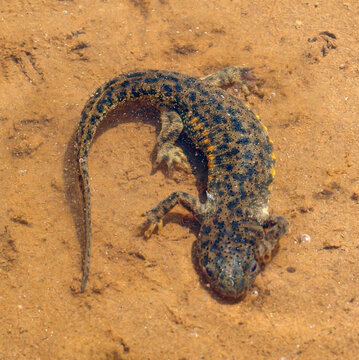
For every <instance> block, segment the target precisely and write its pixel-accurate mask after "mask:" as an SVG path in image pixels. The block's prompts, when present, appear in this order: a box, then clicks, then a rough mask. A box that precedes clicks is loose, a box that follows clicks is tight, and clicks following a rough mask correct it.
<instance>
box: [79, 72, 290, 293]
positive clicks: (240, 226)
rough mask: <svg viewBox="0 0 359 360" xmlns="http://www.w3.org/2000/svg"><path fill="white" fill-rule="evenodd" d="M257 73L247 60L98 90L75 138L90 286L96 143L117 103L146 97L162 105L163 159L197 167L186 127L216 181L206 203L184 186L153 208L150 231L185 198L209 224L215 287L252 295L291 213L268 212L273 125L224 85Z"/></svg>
mask: <svg viewBox="0 0 359 360" xmlns="http://www.w3.org/2000/svg"><path fill="white" fill-rule="evenodd" d="M253 79H255V78H254V77H253V75H252V74H251V72H250V70H249V69H248V68H240V67H231V68H226V69H223V70H222V71H219V72H218V73H215V74H214V75H210V76H208V77H206V78H203V79H202V80H198V79H195V78H193V77H190V76H186V75H182V74H179V73H175V72H168V71H159V70H146V71H137V72H131V73H128V74H124V75H119V76H117V77H115V78H114V79H112V80H111V81H109V82H107V83H106V84H104V85H103V86H101V87H100V88H99V89H98V90H97V91H96V92H95V93H94V94H93V95H92V96H91V97H90V99H89V100H88V101H87V103H86V105H85V107H84V109H83V111H82V119H81V121H80V123H79V125H78V129H77V133H76V140H75V147H76V158H77V161H78V165H79V170H80V175H79V180H80V184H81V188H82V191H83V198H84V204H85V207H84V209H85V226H86V243H85V254H84V262H83V279H82V284H81V291H82V292H83V291H85V287H86V283H87V279H88V275H89V265H90V248H91V205H90V188H89V176H88V153H89V149H90V145H91V143H92V140H93V138H94V136H95V133H96V131H97V128H98V127H99V125H100V124H101V122H102V120H103V119H104V118H105V116H106V114H107V113H108V112H109V111H110V110H111V109H113V108H115V107H116V106H117V105H118V104H120V103H126V102H131V101H135V100H146V101H147V102H149V103H151V104H152V105H154V106H156V107H157V108H158V109H159V110H160V111H161V122H162V129H161V132H160V134H159V136H158V139H157V159H156V163H157V164H159V163H161V162H162V161H165V162H166V163H167V165H168V167H169V168H173V167H175V166H178V167H181V168H183V169H188V168H189V165H188V163H187V159H186V158H185V156H184V154H183V152H182V150H181V149H180V148H178V147H175V145H174V143H175V141H176V140H177V138H178V136H179V135H180V133H181V132H182V131H184V132H185V133H186V134H187V136H188V137H189V138H190V139H191V140H192V141H193V143H194V144H195V146H196V147H197V148H198V149H200V150H201V151H202V152H203V154H204V155H205V158H206V159H207V166H208V182H207V200H206V201H205V202H204V203H201V202H200V201H199V200H198V199H196V198H194V197H193V196H191V195H189V194H187V193H184V192H179V191H177V192H174V193H172V194H171V195H170V196H168V197H167V198H166V199H165V200H163V201H161V202H160V203H159V204H158V205H157V206H156V207H154V208H153V209H151V210H149V211H148V212H147V213H146V216H147V220H146V221H145V224H144V235H145V236H146V237H150V236H151V234H152V232H153V231H154V230H156V228H158V229H160V228H161V227H162V218H163V216H165V214H166V213H167V212H168V211H170V210H171V209H172V208H173V207H174V206H175V205H176V204H178V203H180V204H182V205H183V206H184V207H185V208H187V209H188V210H189V211H191V212H192V213H193V214H194V215H195V216H196V218H197V219H198V221H199V222H200V224H201V228H200V232H199V235H198V239H197V241H196V243H195V256H196V257H197V260H198V264H199V267H200V269H201V270H202V272H203V274H204V276H205V278H206V279H207V280H208V282H209V283H210V286H211V287H212V288H213V290H214V291H216V292H217V293H219V294H221V295H223V296H225V297H230V298H240V297H241V296H242V295H243V294H245V292H246V290H247V289H248V288H249V287H250V286H251V285H252V283H253V281H254V279H255V277H256V275H257V274H258V272H259V271H260V265H261V264H263V263H266V262H268V260H269V259H270V256H271V253H272V250H273V249H275V248H276V247H277V244H278V240H279V238H280V237H281V236H282V235H283V234H284V233H285V232H286V230H287V227H288V221H287V220H285V219H284V218H282V217H274V216H269V214H268V199H269V193H270V186H271V183H272V181H273V177H274V174H275V172H274V169H273V165H274V160H275V157H274V155H273V152H272V142H271V140H270V139H269V137H268V134H267V130H266V128H265V126H264V125H262V124H261V122H260V121H259V118H258V117H257V116H255V115H254V114H253V112H252V111H251V110H249V109H248V108H247V107H246V106H245V105H244V104H243V103H242V102H241V101H240V100H238V99H237V98H235V97H233V96H231V95H230V94H228V93H227V92H226V91H224V90H222V89H221V88H220V87H218V86H225V85H227V84H230V83H232V82H233V81H235V82H239V83H240V86H241V87H242V88H244V87H247V89H248V88H252V89H254V90H255V88H256V87H255V85H254V86H253V81H252V80H253Z"/></svg>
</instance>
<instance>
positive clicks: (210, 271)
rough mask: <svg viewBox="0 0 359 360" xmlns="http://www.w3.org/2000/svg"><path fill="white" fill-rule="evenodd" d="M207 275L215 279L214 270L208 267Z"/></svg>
mask: <svg viewBox="0 0 359 360" xmlns="http://www.w3.org/2000/svg"><path fill="white" fill-rule="evenodd" d="M206 273H207V275H208V276H209V277H213V274H214V273H213V270H212V269H211V268H210V267H206Z"/></svg>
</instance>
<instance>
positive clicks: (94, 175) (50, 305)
mask: <svg viewBox="0 0 359 360" xmlns="http://www.w3.org/2000/svg"><path fill="white" fill-rule="evenodd" d="M358 24H359V3H358V1H357V0H347V1H345V2H342V1H337V0H327V1H324V0H319V1H312V0H308V1H306V2H305V1H295V0H294V1H293V0H291V1H289V0H277V1H269V0H265V1H252V0H243V1H234V0H221V1H199V0H190V1H188V0H184V1H183V0H182V1H174V0H123V1H115V0H102V1H101V0H94V1H85V0H74V1H70V0H69V1H60V0H58V1H56V0H52V1H40V0H32V1H29V0H27V1H26V0H11V1H10V0H2V1H1V4H0V36H1V38H0V39H1V42H0V72H1V73H0V124H1V128H0V136H1V141H0V157H1V158H0V191H1V205H0V216H1V217H0V219H1V221H0V319H1V321H0V359H111V360H118V359H124V360H125V359H126V360H127V359H135V360H137V359H138V360H157V359H170V360H172V359H175V360H185V359H186V360H197V359H205V360H207V359H208V360H211V359H214V360H215V359H277V360H280V359H282V360H284V359H288V360H289V359H358V358H359V345H358V344H359V326H358V323H359V261H358V258H359V225H358V215H359V166H358V159H359V147H358V136H359V122H358V115H359V106H358V104H359V101H358V99H359V90H358V82H359V52H358V49H359V25H358ZM242 64H245V65H248V66H254V72H255V74H256V75H257V76H259V77H260V78H261V79H263V80H264V84H263V87H262V88H263V91H264V93H265V96H264V98H263V99H259V98H257V97H255V96H250V98H249V100H250V103H251V106H252V108H253V109H254V110H255V111H256V112H257V113H259V114H260V115H261V118H262V120H263V122H264V123H265V124H266V125H267V126H268V129H269V133H270V136H271V138H272V139H273V140H274V146H275V152H276V155H277V164H276V170H277V175H276V178H275V183H274V188H273V192H272V196H271V202H270V208H271V212H273V213H275V214H278V215H282V216H285V217H287V218H288V219H290V221H291V229H290V232H289V233H288V234H287V235H285V236H284V237H283V238H282V239H281V248H280V250H279V252H278V254H277V256H276V257H275V258H274V259H273V261H272V262H271V263H270V264H269V265H268V266H267V267H266V269H265V271H264V272H262V273H261V274H260V275H259V276H258V278H257V279H256V282H255V287H254V289H253V290H252V291H250V292H249V293H248V295H247V297H246V298H245V299H244V300H243V301H241V302H237V303H235V304H233V303H228V302H225V301H222V300H220V299H218V298H216V297H214V296H212V294H211V293H210V292H209V291H208V289H207V287H206V285H205V284H204V283H203V282H202V281H201V279H200V278H199V275H198V273H197V272H196V270H195V268H194V264H193V262H192V258H191V248H192V244H193V242H194V241H195V239H196V226H195V222H194V221H193V220H192V219H191V218H189V217H188V215H187V213H186V211H185V210H184V209H182V208H180V207H177V208H175V209H174V211H173V213H172V214H171V215H170V216H168V217H167V221H166V225H165V227H164V229H163V230H162V232H161V233H160V234H155V235H154V236H153V237H152V238H151V239H149V240H148V241H145V240H144V239H143V238H142V237H139V236H137V233H136V228H137V225H138V224H140V222H141V221H142V220H141V218H140V217H139V215H140V214H141V213H142V212H144V211H145V210H147V209H149V208H151V207H152V206H153V205H155V204H156V203H157V202H158V201H159V200H160V199H163V198H164V197H165V196H166V195H168V194H169V193H170V192H171V191H173V190H184V191H188V192H191V193H193V194H197V187H196V179H195V177H194V176H193V175H186V174H184V173H181V172H176V173H175V174H174V177H173V178H168V177H166V174H165V173H164V172H163V171H157V172H156V173H154V174H153V173H152V172H151V170H152V166H151V154H152V153H153V149H154V146H155V137H156V127H155V126H154V123H155V120H156V119H157V117H158V113H157V112H155V111H153V110H151V109H139V108H137V109H136V108H135V109H132V110H131V111H129V112H126V111H125V112H126V114H124V113H123V112H122V113H117V116H113V121H112V122H111V126H108V127H107V128H106V129H105V130H106V131H103V132H102V135H101V136H99V137H98V139H97V140H96V142H95V143H94V145H93V147H92V151H91V154H90V175H91V190H92V204H93V207H92V209H93V216H92V219H93V252H92V264H91V265H92V266H91V273H90V279H89V283H88V288H87V291H86V292H85V293H84V294H78V293H77V292H76V289H78V285H79V281H80V278H81V239H80V237H81V235H82V230H81V227H82V226H81V221H79V209H78V203H79V195H78V193H77V191H76V189H77V183H76V174H75V173H74V171H73V166H72V161H73V157H72V155H71V154H72V150H73V142H72V140H71V138H72V136H73V133H74V131H75V129H76V126H77V123H78V121H79V117H80V112H81V109H82V106H83V105H84V103H85V101H86V100H87V98H88V97H89V96H90V94H91V93H92V92H93V91H94V90H95V89H96V88H97V87H98V86H99V85H101V84H102V83H103V82H104V81H106V80H109V79H110V78H112V77H113V76H115V75H116V74H118V73H121V72H126V71H130V70H133V69H143V68H160V69H167V70H175V71H179V72H183V73H187V74H190V75H193V76H197V77H200V76H203V75H206V74H209V73H211V72H214V71H216V70H218V69H220V68H223V67H225V66H229V65H242ZM231 91H232V92H233V90H231ZM115 115H116V114H115ZM115 118H117V120H115ZM121 119H122V120H123V121H121ZM147 120H150V121H147ZM80 210H81V209H80ZM183 215H185V219H183ZM303 234H308V235H309V236H310V241H307V240H308V239H306V238H305V237H303V236H302V237H300V236H301V235H303ZM298 237H299V239H300V240H298Z"/></svg>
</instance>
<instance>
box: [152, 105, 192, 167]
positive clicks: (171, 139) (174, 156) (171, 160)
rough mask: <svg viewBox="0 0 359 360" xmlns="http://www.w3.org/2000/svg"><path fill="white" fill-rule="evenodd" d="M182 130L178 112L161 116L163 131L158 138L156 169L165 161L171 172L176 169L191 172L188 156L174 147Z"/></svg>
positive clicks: (169, 112)
mask: <svg viewBox="0 0 359 360" xmlns="http://www.w3.org/2000/svg"><path fill="white" fill-rule="evenodd" d="M182 129H183V122H182V119H181V117H180V116H179V115H178V114H177V113H176V112H174V111H167V112H163V113H162V114H161V131H160V133H159V135H158V137H157V158H156V161H155V166H156V167H157V166H158V165H159V164H160V163H161V162H162V161H165V162H166V163H167V166H168V169H169V170H170V171H172V170H173V168H174V167H176V168H180V169H181V170H184V171H186V172H189V170H190V166H189V163H188V161H187V157H186V155H185V154H184V153H183V151H182V149H181V148H180V147H178V146H175V145H174V143H175V142H176V140H177V139H178V137H179V136H180V134H181V132H182Z"/></svg>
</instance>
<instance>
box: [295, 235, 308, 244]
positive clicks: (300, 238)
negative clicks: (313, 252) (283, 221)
mask: <svg viewBox="0 0 359 360" xmlns="http://www.w3.org/2000/svg"><path fill="white" fill-rule="evenodd" d="M297 240H298V242H299V244H300V243H302V242H310V240H311V238H310V236H309V235H308V234H300V235H298V237H297Z"/></svg>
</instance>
